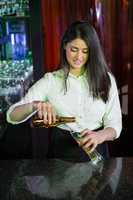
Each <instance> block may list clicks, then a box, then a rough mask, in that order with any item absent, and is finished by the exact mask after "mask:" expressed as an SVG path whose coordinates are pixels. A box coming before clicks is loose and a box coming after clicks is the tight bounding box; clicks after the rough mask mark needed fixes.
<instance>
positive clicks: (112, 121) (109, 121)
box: [103, 75, 122, 138]
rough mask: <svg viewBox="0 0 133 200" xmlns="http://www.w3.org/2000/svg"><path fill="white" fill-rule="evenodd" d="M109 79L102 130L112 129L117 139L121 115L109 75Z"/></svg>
mask: <svg viewBox="0 0 133 200" xmlns="http://www.w3.org/2000/svg"><path fill="white" fill-rule="evenodd" d="M110 77H111V89H110V95H109V100H108V102H107V105H106V112H105V114H104V117H103V124H104V128H107V127H111V128H114V129H115V130H116V138H118V137H119V136H120V133H121V130H122V113H121V106H120V101H119V95H118V89H117V85H116V81H115V79H114V77H113V76H111V75H110Z"/></svg>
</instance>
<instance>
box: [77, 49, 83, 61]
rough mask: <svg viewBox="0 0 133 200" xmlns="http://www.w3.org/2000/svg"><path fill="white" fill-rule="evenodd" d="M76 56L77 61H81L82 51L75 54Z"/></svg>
mask: <svg viewBox="0 0 133 200" xmlns="http://www.w3.org/2000/svg"><path fill="white" fill-rule="evenodd" d="M76 56H77V59H79V60H82V57H83V53H82V51H80V50H79V51H78V52H77V55H76Z"/></svg>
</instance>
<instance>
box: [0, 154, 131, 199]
mask: <svg viewBox="0 0 133 200" xmlns="http://www.w3.org/2000/svg"><path fill="white" fill-rule="evenodd" d="M132 161H133V160H129V159H127V160H126V159H122V158H114V159H110V160H105V161H104V163H103V164H102V165H101V166H100V167H99V168H98V169H96V168H94V166H93V165H92V164H91V162H81V163H73V162H68V161H63V160H59V159H51V160H20V161H14V169H15V171H14V170H13V168H12V173H11V174H10V175H9V174H8V176H6V173H3V175H2V172H6V167H5V166H6V165H7V163H8V164H10V162H11V164H12V161H3V162H2V163H1V164H0V168H1V171H0V175H1V180H0V182H2V181H3V180H4V181H5V184H4V187H5V188H8V195H7V196H8V198H7V200H9V199H13V200H17V199H19V200H24V199H25V200H26V199H34V200H46V199H47V200H51V199H53V200H54V199H55V200H68V199H69V200H79V199H80V200H89V199H90V200H94V199H95V200H100V199H101V200H107V199H110V200H111V199H112V200H114V199H117V200H119V199H120V200H122V199H123V200H125V199H126V200H127V199H128V198H126V196H127V192H131V191H132V190H131V187H130V183H129V182H128V178H127V180H125V176H124V173H125V170H126V167H127V166H126V165H125V162H126V164H128V163H129V164H130V165H129V166H128V173H131V174H132V170H131V168H132V166H131V164H132V163H133V162H132ZM4 162H5V164H4ZM1 165H2V166H3V168H2V167H1ZM16 166H17V170H16ZM10 170H11V168H10ZM123 179H124V181H126V182H123ZM2 185H3V184H0V189H1V188H2V187H3V186H2ZM124 187H125V188H124ZM124 189H125V190H124ZM126 189H127V191H126ZM130 190H131V191H130ZM0 191H1V194H0V197H1V196H2V194H3V193H2V190H0ZM125 191H126V192H125ZM124 192H125V193H124ZM123 193H124V196H122V195H123ZM130 195H133V192H131V193H130ZM2 197H4V195H3V196H2ZM123 197H124V198H123Z"/></svg>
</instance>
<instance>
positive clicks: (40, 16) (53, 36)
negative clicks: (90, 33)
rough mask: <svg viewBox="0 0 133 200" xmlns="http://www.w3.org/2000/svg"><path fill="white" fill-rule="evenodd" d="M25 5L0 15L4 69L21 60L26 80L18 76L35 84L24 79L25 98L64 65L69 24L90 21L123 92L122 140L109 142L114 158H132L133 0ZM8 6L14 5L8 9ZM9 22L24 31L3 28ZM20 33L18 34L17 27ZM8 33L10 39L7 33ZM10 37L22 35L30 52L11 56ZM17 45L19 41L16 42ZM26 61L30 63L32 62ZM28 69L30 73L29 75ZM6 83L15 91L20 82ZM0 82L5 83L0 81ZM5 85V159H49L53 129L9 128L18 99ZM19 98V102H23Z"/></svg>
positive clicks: (59, 0)
mask: <svg viewBox="0 0 133 200" xmlns="http://www.w3.org/2000/svg"><path fill="white" fill-rule="evenodd" d="M1 2H2V1H1ZM3 2H5V1H3ZM6 2H8V1H6ZM10 2H11V1H10ZM12 2H13V1H12ZM21 2H23V6H21V3H20V1H19V0H18V1H16V3H17V4H18V8H19V10H20V12H19V13H17V12H15V13H14V14H13V13H12V14H11V13H10V12H9V13H7V11H4V12H3V11H2V12H0V13H2V14H1V16H0V23H1V29H0V45H1V46H0V49H1V52H3V53H1V54H0V59H1V66H3V61H7V63H6V64H5V65H6V67H7V65H8V67H9V68H10V62H9V61H12V62H13V63H12V64H13V65H14V62H15V61H16V60H17V61H19V66H20V67H19V69H18V71H19V70H20V69H21V68H22V67H23V70H22V72H21V76H20V73H17V72H16V77H18V76H20V77H23V76H24V77H25V76H26V75H27V74H28V75H27V77H28V78H27V80H30V81H27V80H26V78H24V79H23V81H22V83H21V84H19V85H20V88H21V89H22V88H23V92H22V91H21V95H22V94H24V93H25V92H26V91H27V89H28V88H29V87H30V85H31V84H33V82H35V81H37V80H38V79H39V78H40V77H42V76H43V74H44V73H45V72H48V71H53V70H55V69H57V67H58V62H59V48H60V40H61V37H62V35H63V33H64V31H65V30H66V28H67V26H68V25H69V24H71V23H72V22H74V21H75V20H87V21H89V22H90V23H91V24H92V25H93V26H94V27H95V28H96V30H97V33H98V35H99V38H100V41H101V44H102V46H103V50H104V53H105V57H106V59H107V63H108V65H109V67H110V69H111V70H112V72H113V74H114V76H115V77H116V81H117V85H118V89H119V97H120V102H121V108H122V115H123V129H122V133H121V136H120V138H118V139H117V140H115V141H114V142H109V150H110V154H111V156H118V157H119V156H132V155H133V150H132V146H133V145H132V141H133V133H132V119H133V106H132V101H133V83H132V76H133V45H132V44H133V1H132V0H117V1H112V0H82V1H81V0H73V1H71V0H67V1H66V0H53V1H49V0H45V1H43V0H38V1H35V0H32V1H21ZM26 5H27V7H26ZM4 6H5V4H0V9H3V8H4ZM7 7H12V6H11V5H10V6H9V5H8V6H7ZM8 11H9V8H8ZM3 13H4V14H3ZM8 20H9V22H10V21H11V20H13V21H14V23H13V24H19V23H20V24H21V25H20V26H19V25H17V27H20V28H18V29H19V31H16V32H15V31H9V30H10V26H8V25H5V26H4V23H5V24H6V23H7V21H8ZM22 21H23V23H22ZM23 24H24V25H23ZM9 25H10V23H9ZM22 26H23V27H25V28H23V31H22V30H21V29H22V28H21V27H22ZM3 27H6V28H7V32H4V33H3V32H2V31H3V29H4V30H5V28H3ZM12 27H15V25H13V26H11V28H12ZM15 30H17V28H16V29H15ZM18 32H19V33H22V34H21V35H19V36H16V35H15V34H16V33H18ZM5 33H6V37H5V35H4V34H5ZM10 33H11V38H12V37H14V38H17V37H18V38H19V37H20V36H21V39H22V40H24V41H25V42H23V47H22V46H21V49H23V50H25V46H26V50H25V51H23V52H25V53H21V54H14V53H13V50H12V51H11V52H12V53H10V54H9V52H8V51H9V48H10V49H11V48H12V46H13V45H14V42H12V43H11V42H10V41H9V36H10ZM12 34H14V36H12ZM22 35H25V37H24V36H22ZM6 38H8V39H6ZM24 38H26V39H24ZM5 40H6V41H5ZM14 40H15V39H14ZM7 41H8V48H7ZM11 41H12V40H11ZM15 41H16V42H17V39H16V40H15ZM10 43H11V44H10ZM9 44H10V45H9ZM5 46H6V47H5ZM7 52H8V53H7ZM15 56H16V57H15ZM26 59H28V61H27V60H26ZM25 60H26V61H25ZM22 61H23V62H22ZM27 63H28V64H27ZM22 64H23V66H22ZM1 66H0V67H1ZM25 66H28V67H25ZM1 68H2V67H1ZM9 71H10V70H9ZM9 71H8V72H9ZM25 71H26V72H27V74H26V75H25ZM8 72H7V73H8ZM29 77H30V78H29ZM7 80H8V81H7ZM6 81H7V82H6V83H5V84H6V85H7V83H8V85H9V86H10V88H14V87H15V86H14V85H15V84H16V85H18V82H15V83H14V82H13V83H11V84H14V85H11V84H10V81H9V78H7V79H6ZM0 84H3V83H2V82H0ZM0 87H1V89H2V90H1V91H6V94H5V96H6V103H5V102H4V101H2V98H4V99H5V97H3V95H2V94H1V93H2V92H0V94H1V96H0V98H1V102H2V103H1V115H0V116H1V129H0V130H1V139H0V151H1V153H0V156H1V158H14V157H18V158H28V157H39V156H40V157H41V156H44V155H45V152H46V149H47V144H48V130H45V131H44V130H42V129H35V128H31V126H30V122H29V121H28V122H26V123H23V124H21V125H15V126H14V125H11V124H8V123H7V122H6V119H5V113H6V110H7V109H8V107H9V106H10V105H11V104H12V103H13V102H14V101H16V100H11V97H10V96H9V95H8V93H9V92H7V91H8V90H4V89H5V88H4V87H5V86H1V85H0ZM8 88H9V87H8ZM18 91H20V90H18ZM21 95H20V94H19V95H18V96H19V97H20V96H21ZM7 96H8V98H7ZM18 96H17V98H16V99H18V98H19V97H18ZM7 100H8V101H7ZM5 104H6V105H5ZM3 105H5V109H2V106H3ZM116 114H117V113H116ZM40 144H41V145H40Z"/></svg>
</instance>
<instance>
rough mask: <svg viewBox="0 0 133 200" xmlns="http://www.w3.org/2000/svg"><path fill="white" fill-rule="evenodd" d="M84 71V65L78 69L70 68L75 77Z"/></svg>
mask: <svg viewBox="0 0 133 200" xmlns="http://www.w3.org/2000/svg"><path fill="white" fill-rule="evenodd" d="M84 71H85V69H84V67H82V68H80V69H72V68H71V69H70V73H71V74H73V75H74V76H76V77H78V76H81V75H82V74H83V73H84Z"/></svg>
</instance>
